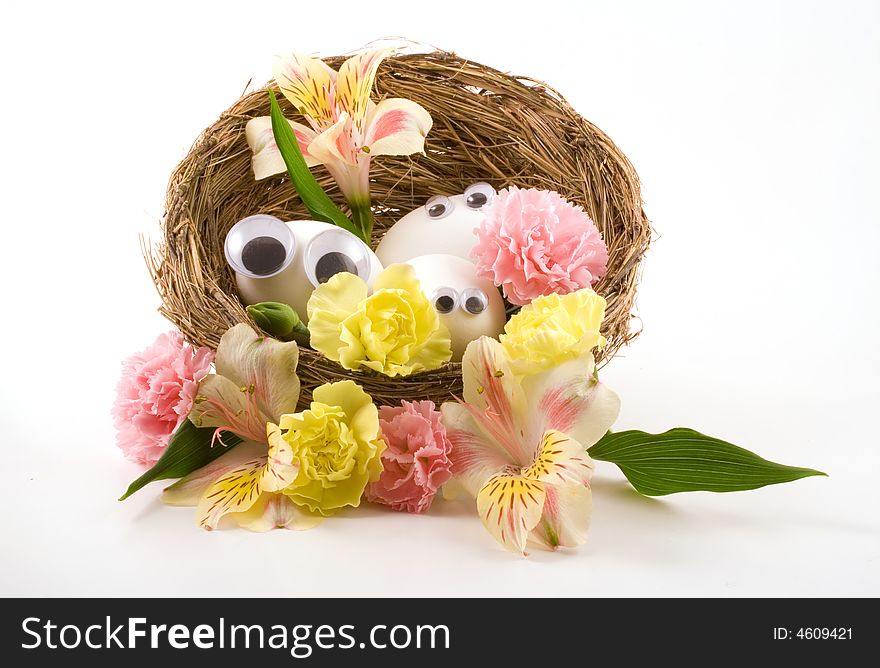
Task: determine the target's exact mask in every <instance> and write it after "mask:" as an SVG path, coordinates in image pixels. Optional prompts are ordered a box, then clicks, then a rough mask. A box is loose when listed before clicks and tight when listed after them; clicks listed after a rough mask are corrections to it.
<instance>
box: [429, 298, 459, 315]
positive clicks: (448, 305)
mask: <svg viewBox="0 0 880 668" xmlns="http://www.w3.org/2000/svg"><path fill="white" fill-rule="evenodd" d="M434 306H435V307H436V308H437V310H438V311H439V312H440V313H449V312H450V311H451V310H452V309H453V308H454V307H455V300H454V299H453V298H452V297H450V296H449V295H440V296H439V297H437V301H435V302H434Z"/></svg>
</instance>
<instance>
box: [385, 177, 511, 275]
mask: <svg viewBox="0 0 880 668" xmlns="http://www.w3.org/2000/svg"><path fill="white" fill-rule="evenodd" d="M495 194H496V193H495V189H494V188H493V187H492V186H490V185H489V184H488V183H474V184H473V185H470V186H468V187H467V188H466V189H465V191H464V193H462V194H460V195H449V196H447V195H437V196H435V197H432V198H431V199H429V200H428V201H427V202H426V203H425V205H424V206H421V207H419V208H418V209H415V210H414V211H410V212H409V213H408V214H406V215H405V216H404V217H403V218H401V219H400V220H398V221H397V222H396V223H395V224H394V225H393V226H392V227H391V228H390V229H389V230H388V231H387V232H386V233H385V236H384V237H382V240H381V241H380V242H379V246H378V247H377V248H376V255H377V256H378V257H379V259H380V260H381V262H382V264H383V265H385V266H386V267H387V266H389V265H391V264H394V263H396V262H406V261H407V260H409V259H410V258H414V257H419V256H420V255H429V254H445V255H455V256H457V257H460V258H462V259H463V260H468V261H470V259H471V257H470V253H471V249H472V248H473V247H474V245H475V244H476V242H477V236H476V235H475V234H474V228H476V227H479V225H480V223H481V222H482V221H483V215H484V214H483V207H485V206H486V205H488V204H490V203H491V202H492V200H493V199H494V197H495Z"/></svg>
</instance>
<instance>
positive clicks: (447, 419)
mask: <svg viewBox="0 0 880 668" xmlns="http://www.w3.org/2000/svg"><path fill="white" fill-rule="evenodd" d="M440 410H441V413H442V415H443V424H444V426H445V427H446V435H447V437H448V438H449V443H450V444H451V445H452V450H451V451H450V453H449V459H450V460H451V461H452V473H453V475H454V476H455V480H456V482H457V483H458V484H460V485H461V486H462V487H464V489H465V490H467V492H468V493H469V494H470V495H471V496H474V497H475V496H477V494H478V493H479V491H480V488H481V487H482V486H483V485H485V484H486V481H487V480H488V479H489V478H491V477H492V476H493V475H495V474H496V473H498V472H499V471H504V470H505V469H507V468H509V467H511V466H513V464H514V462H513V460H512V459H511V458H510V456H509V455H508V454H507V453H506V452H505V451H504V450H503V449H501V448H499V447H497V446H495V445H494V443H493V441H492V440H491V438H490V437H489V436H488V435H486V434H485V433H484V432H483V431H482V430H481V429H480V428H479V427H478V426H477V424H476V422H474V418H473V416H472V415H471V412H470V411H469V410H468V409H467V408H466V407H465V406H462V405H461V404H458V403H455V402H451V401H448V402H446V403H445V404H443V406H441V408H440Z"/></svg>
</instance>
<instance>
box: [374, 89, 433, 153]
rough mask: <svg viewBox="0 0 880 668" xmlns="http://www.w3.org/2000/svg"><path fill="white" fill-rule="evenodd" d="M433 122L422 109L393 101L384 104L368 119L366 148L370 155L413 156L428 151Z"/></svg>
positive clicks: (408, 102)
mask: <svg viewBox="0 0 880 668" xmlns="http://www.w3.org/2000/svg"><path fill="white" fill-rule="evenodd" d="M433 124H434V121H433V120H432V119H431V114H429V113H428V112H427V111H426V110H425V108H424V107H423V106H421V105H420V104H416V103H415V102H413V101H411V100H405V99H403V98H398V97H392V98H388V99H387V100H382V101H381V102H380V103H379V104H377V105H376V106H375V107H374V108H373V109H372V110H371V111H370V113H369V116H368V118H367V129H366V139H365V141H364V145H365V146H366V147H367V148H368V149H369V153H370V155H411V154H413V153H422V152H424V150H425V136H426V135H427V134H428V132H429V131H430V130H431V126H432V125H433Z"/></svg>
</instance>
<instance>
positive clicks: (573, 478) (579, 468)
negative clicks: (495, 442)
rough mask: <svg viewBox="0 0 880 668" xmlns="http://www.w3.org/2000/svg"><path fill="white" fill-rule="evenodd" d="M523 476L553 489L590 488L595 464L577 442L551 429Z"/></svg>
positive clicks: (524, 470)
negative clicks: (564, 487) (553, 486)
mask: <svg viewBox="0 0 880 668" xmlns="http://www.w3.org/2000/svg"><path fill="white" fill-rule="evenodd" d="M522 475H523V477H524V478H528V479H529V480H540V481H541V482H547V483H552V484H554V485H564V484H574V485H579V486H584V485H589V483H590V478H591V477H592V475H593V460H592V459H590V456H589V455H588V454H587V451H586V449H585V448H584V446H582V445H581V444H580V443H578V442H577V441H576V440H574V439H573V438H569V437H568V436H566V435H565V434H563V433H561V432H558V431H554V430H552V429H551V430H549V431H547V432H546V433H545V434H544V438H543V439H542V440H541V447H540V448H539V449H538V453H537V455H535V461H534V462H532V464H531V466H529V467H527V468H525V469H523V471H522Z"/></svg>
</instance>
